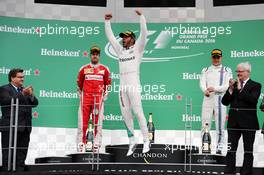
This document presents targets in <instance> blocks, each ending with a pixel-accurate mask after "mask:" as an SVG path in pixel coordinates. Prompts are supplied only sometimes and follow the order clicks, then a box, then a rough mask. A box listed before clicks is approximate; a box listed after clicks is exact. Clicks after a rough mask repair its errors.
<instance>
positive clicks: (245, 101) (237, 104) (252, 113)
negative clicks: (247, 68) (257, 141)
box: [222, 79, 261, 130]
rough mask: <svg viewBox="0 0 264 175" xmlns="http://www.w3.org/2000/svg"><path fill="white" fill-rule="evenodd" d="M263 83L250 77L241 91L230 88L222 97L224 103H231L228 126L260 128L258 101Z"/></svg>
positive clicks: (226, 104)
mask: <svg viewBox="0 0 264 175" xmlns="http://www.w3.org/2000/svg"><path fill="white" fill-rule="evenodd" d="M260 92H261V84H260V83H257V82H255V81H252V80H251V79H249V80H248V81H247V83H246V84H245V85H244V88H243V90H242V91H241V92H239V91H238V90H237V89H235V90H234V92H233V93H232V95H231V94H230V93H229V90H227V91H226V93H225V95H224V96H223V98H222V104H223V105H225V106H228V105H230V109H229V118H228V124H227V128H244V129H256V130H258V129H259V123H258V118H257V103H258V98H259V96H260Z"/></svg>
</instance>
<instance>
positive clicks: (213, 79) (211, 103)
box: [200, 65, 232, 150]
mask: <svg viewBox="0 0 264 175" xmlns="http://www.w3.org/2000/svg"><path fill="white" fill-rule="evenodd" d="M231 78H232V71H231V69H230V68H228V67H224V66H223V65H219V66H214V65H211V66H210V67H206V68H204V69H203V70H202V74H201V78H200V88H201V90H202V91H203V92H205V91H206V89H207V88H209V87H213V88H214V89H215V92H212V93H210V96H209V97H207V96H204V99H203V106H202V128H204V127H205V124H206V123H208V126H209V128H211V118H212V116H213V115H214V117H215V126H216V134H217V138H216V139H217V150H221V149H222V147H223V143H224V134H225V132H224V127H225V121H226V107H225V106H224V105H222V103H221V101H222V97H223V95H224V94H225V92H226V90H227V89H228V87H229V80H230V79H231Z"/></svg>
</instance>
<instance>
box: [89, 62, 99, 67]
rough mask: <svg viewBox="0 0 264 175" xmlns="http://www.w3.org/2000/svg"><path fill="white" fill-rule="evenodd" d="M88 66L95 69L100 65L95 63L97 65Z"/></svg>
mask: <svg viewBox="0 0 264 175" xmlns="http://www.w3.org/2000/svg"><path fill="white" fill-rule="evenodd" d="M90 65H91V67H93V68H97V67H98V66H99V65H100V63H97V64H93V63H90Z"/></svg>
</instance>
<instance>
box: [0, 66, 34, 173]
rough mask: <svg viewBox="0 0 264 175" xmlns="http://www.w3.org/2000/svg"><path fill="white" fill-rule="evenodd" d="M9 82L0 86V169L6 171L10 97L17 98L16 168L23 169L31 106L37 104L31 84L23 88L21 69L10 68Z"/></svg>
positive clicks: (30, 122)
mask: <svg viewBox="0 0 264 175" xmlns="http://www.w3.org/2000/svg"><path fill="white" fill-rule="evenodd" d="M8 80H9V84H7V85H4V86H1V87H0V105H1V110H2V118H1V119H0V131H1V133H2V136H1V141H2V158H3V160H2V162H3V163H2V164H3V165H2V170H3V171H7V164H8V147H9V130H10V113H11V111H10V110H11V107H10V105H11V99H12V98H14V99H16V98H18V99H19V110H18V133H17V134H18V135H17V156H16V169H17V171H23V170H24V167H25V159H26V156H27V151H28V145H29V139H30V132H31V127H32V121H31V120H32V108H33V107H36V106H37V105H38V100H37V98H36V97H35V96H34V94H33V88H32V86H29V87H27V88H23V83H24V74H23V70H22V69H12V70H10V72H9V74H8Z"/></svg>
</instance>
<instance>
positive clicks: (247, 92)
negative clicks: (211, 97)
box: [222, 62, 261, 175]
mask: <svg viewBox="0 0 264 175" xmlns="http://www.w3.org/2000/svg"><path fill="white" fill-rule="evenodd" d="M236 72H237V80H236V81H235V80H233V79H232V80H230V83H229V88H228V90H227V91H226V93H225V95H224V97H223V98H222V103H223V105H226V106H228V105H230V110H229V118H228V124H227V132H228V143H229V144H230V145H229V146H230V149H229V150H228V152H227V155H226V165H227V166H226V169H225V173H226V174H235V173H236V172H235V171H236V167H235V166H236V151H237V147H238V141H239V139H240V137H241V136H242V137H243V141H244V162H243V167H242V169H241V170H240V174H241V175H250V174H252V169H253V159H254V157H253V145H254V141H255V134H256V130H259V123H258V118H257V103H258V99H259V96H260V92H261V84H260V83H257V82H255V81H253V80H251V79H250V72H251V65H250V64H249V63H248V62H243V63H240V64H238V66H237V71H236Z"/></svg>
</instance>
